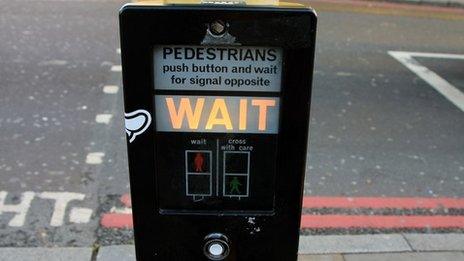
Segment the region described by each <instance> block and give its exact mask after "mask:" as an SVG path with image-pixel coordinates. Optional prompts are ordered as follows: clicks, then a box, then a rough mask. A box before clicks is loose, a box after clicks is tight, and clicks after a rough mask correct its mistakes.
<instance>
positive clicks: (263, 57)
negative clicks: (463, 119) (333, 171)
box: [120, 1, 316, 261]
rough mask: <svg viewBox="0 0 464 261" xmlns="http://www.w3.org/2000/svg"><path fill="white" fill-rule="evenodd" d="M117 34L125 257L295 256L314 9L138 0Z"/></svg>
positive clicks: (124, 14) (127, 10) (129, 8)
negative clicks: (127, 218)
mask: <svg viewBox="0 0 464 261" xmlns="http://www.w3.org/2000/svg"><path fill="white" fill-rule="evenodd" d="M120 34H121V57H122V67H123V86H124V106H125V129H126V133H127V146H128V157H129V171H130V185H131V196H132V206H133V220H134V229H135V244H136V254H137V260H139V261H140V260H142V261H145V260H279V261H282V260H285V261H287V260H296V258H297V250H298V238H299V225H300V217H301V202H302V193H303V184H304V182H303V181H304V176H305V170H306V167H305V162H306V157H307V153H306V152H307V141H308V131H309V126H308V125H309V124H308V122H309V113H310V97H311V84H312V75H313V61H314V47H315V34H316V15H315V12H314V11H313V10H312V9H311V8H308V7H305V6H302V5H298V4H289V3H288V4H287V3H279V2H276V3H274V2H271V3H269V2H228V1H221V2H214V1H213V2H208V1H207V2H202V3H196V2H152V1H148V2H140V3H135V4H127V5H125V6H124V7H123V8H122V9H121V11H120Z"/></svg>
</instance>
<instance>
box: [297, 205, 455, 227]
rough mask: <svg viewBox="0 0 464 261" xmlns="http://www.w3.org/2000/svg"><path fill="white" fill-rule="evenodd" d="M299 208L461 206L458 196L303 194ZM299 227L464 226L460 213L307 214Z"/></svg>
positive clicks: (425, 208) (430, 207) (440, 207)
mask: <svg viewBox="0 0 464 261" xmlns="http://www.w3.org/2000/svg"><path fill="white" fill-rule="evenodd" d="M303 208H306V209H315V210H318V209H324V208H332V209H338V210H342V211H343V210H345V211H346V210H348V211H349V210H362V209H369V210H380V209H389V210H400V211H401V210H416V209H422V210H428V211H431V212H433V211H437V210H445V209H448V210H449V209H457V210H458V209H464V199H460V198H401V197H386V198H379V197H353V198H350V197H304V199H303ZM301 228H303V229H324V228H327V229H347V228H373V229H397V228H406V229H408V228H409V229H424V228H464V216H462V215H348V214H341V215H332V214H329V215H325V214H321V215H307V214H304V215H302V217H301Z"/></svg>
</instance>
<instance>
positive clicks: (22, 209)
mask: <svg viewBox="0 0 464 261" xmlns="http://www.w3.org/2000/svg"><path fill="white" fill-rule="evenodd" d="M34 194H35V193H34V192H32V191H27V192H24V193H22V195H21V202H20V203H19V204H16V205H6V204H5V200H6V196H7V195H8V192H6V191H0V215H1V214H3V212H12V213H16V214H15V215H14V216H13V218H12V219H11V220H10V222H8V226H10V227H22V226H24V221H25V220H26V215H27V212H28V211H29V208H30V207H31V202H32V200H33V199H34Z"/></svg>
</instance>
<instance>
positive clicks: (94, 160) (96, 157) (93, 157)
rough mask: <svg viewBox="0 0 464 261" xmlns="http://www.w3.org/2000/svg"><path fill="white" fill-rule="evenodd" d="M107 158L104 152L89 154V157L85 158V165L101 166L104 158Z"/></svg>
mask: <svg viewBox="0 0 464 261" xmlns="http://www.w3.org/2000/svg"><path fill="white" fill-rule="evenodd" d="M104 156H105V153H103V152H91V153H89V154H87V157H86V158H85V163H87V164H92V165H95V164H101V163H102V162H103V157H104Z"/></svg>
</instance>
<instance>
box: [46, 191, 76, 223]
mask: <svg viewBox="0 0 464 261" xmlns="http://www.w3.org/2000/svg"><path fill="white" fill-rule="evenodd" d="M39 197H41V198H43V199H52V200H55V207H54V210H53V214H52V218H51V220H50V225H51V226H53V227H59V226H62V225H63V221H64V216H65V213H66V206H67V205H68V204H69V202H71V201H73V200H83V199H84V198H85V195H84V194H81V193H73V192H42V193H40V194H39Z"/></svg>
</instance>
